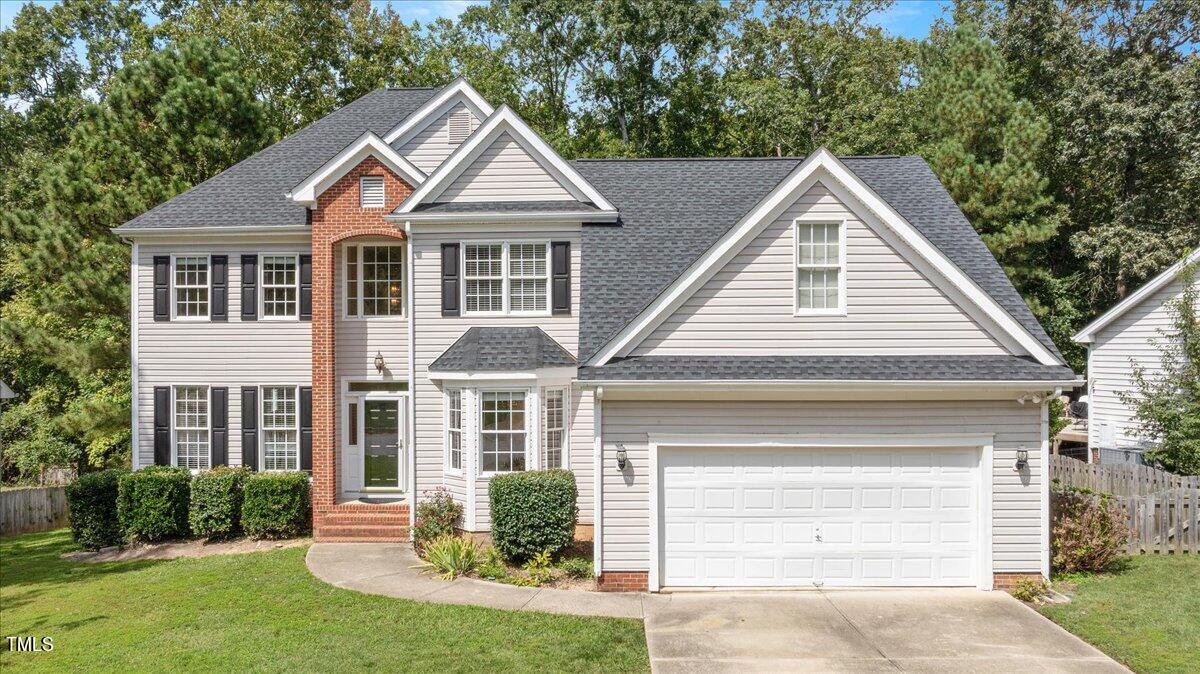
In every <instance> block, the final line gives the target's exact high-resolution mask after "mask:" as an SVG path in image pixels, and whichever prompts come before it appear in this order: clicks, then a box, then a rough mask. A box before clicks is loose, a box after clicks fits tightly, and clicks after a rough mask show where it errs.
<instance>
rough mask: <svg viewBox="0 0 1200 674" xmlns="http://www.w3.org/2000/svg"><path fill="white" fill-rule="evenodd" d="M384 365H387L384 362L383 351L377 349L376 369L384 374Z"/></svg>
mask: <svg viewBox="0 0 1200 674" xmlns="http://www.w3.org/2000/svg"><path fill="white" fill-rule="evenodd" d="M384 365H386V363H384V362H383V353H382V352H380V351H376V352H375V371H376V372H379V373H380V374H382V373H383V368H384Z"/></svg>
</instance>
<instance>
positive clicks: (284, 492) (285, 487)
mask: <svg viewBox="0 0 1200 674" xmlns="http://www.w3.org/2000/svg"><path fill="white" fill-rule="evenodd" d="M311 511H312V507H311V503H310V501H309V487H308V473H299V472H290V473H254V474H253V475H250V476H249V477H247V478H246V480H245V482H244V483H243V487H242V528H243V529H244V530H245V531H246V535H248V536H250V537H251V538H294V537H296V536H300V535H301V534H304V533H305V532H307V531H308V529H309V525H310V524H311V523H312V517H311V515H310V513H311Z"/></svg>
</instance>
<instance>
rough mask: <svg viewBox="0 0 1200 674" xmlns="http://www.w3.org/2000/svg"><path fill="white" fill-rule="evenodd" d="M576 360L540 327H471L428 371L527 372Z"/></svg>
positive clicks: (565, 364)
mask: <svg viewBox="0 0 1200 674" xmlns="http://www.w3.org/2000/svg"><path fill="white" fill-rule="evenodd" d="M577 364H578V362H577V361H576V360H575V357H574V356H572V355H571V352H570V351H567V350H566V349H564V348H563V347H562V345H561V344H559V343H558V342H556V341H554V338H552V337H551V336H550V335H547V334H546V333H545V332H543V331H542V329H541V328H536V327H528V328H509V327H497V328H484V327H478V326H476V327H474V328H471V329H470V330H467V331H466V332H465V333H463V336H462V337H459V338H458V341H456V342H454V343H453V344H451V345H450V348H448V349H446V350H445V351H444V352H443V353H442V355H440V356H438V358H437V360H435V361H433V363H431V364H430V365H429V371H430V372H527V371H529V370H536V369H539V368H543V367H574V366H575V365H577Z"/></svg>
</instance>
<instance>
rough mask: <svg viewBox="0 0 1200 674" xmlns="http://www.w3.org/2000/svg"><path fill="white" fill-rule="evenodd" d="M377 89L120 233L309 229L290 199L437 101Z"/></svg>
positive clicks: (417, 92)
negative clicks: (355, 148) (359, 143)
mask: <svg viewBox="0 0 1200 674" xmlns="http://www.w3.org/2000/svg"><path fill="white" fill-rule="evenodd" d="M437 91H438V90H437V89H433V88H414V89H379V90H376V91H373V92H371V93H369V94H367V95H365V96H363V97H362V98H360V99H358V100H356V101H354V102H353V103H350V104H348V105H346V106H345V107H343V108H340V109H338V110H335V111H334V112H332V113H330V114H329V115H327V116H325V117H322V118H321V119H319V120H317V121H315V122H313V123H312V124H310V125H308V126H306V127H305V128H303V129H301V130H299V131H297V132H296V133H293V134H292V135H290V136H288V137H287V138H284V139H283V140H281V141H279V142H278V143H275V144H274V145H271V146H270V147H268V148H266V149H264V150H262V151H260V152H258V153H256V154H253V155H251V156H249V157H247V158H246V159H244V160H242V161H240V162H238V163H237V164H234V165H233V166H231V167H229V168H228V169H225V170H224V171H222V172H221V173H218V174H217V175H215V176H213V177H212V178H209V179H208V180H206V181H204V182H202V183H200V184H199V185H196V186H195V187H193V188H191V189H190V190H188V191H186V192H184V193H183V194H180V195H179V196H176V197H175V198H173V199H171V200H169V201H165V202H163V203H161V204H159V205H158V206H155V207H154V208H152V209H150V210H148V211H146V212H145V213H142V214H141V215H139V216H137V217H136V218H134V219H132V220H130V221H129V222H127V223H125V224H124V225H121V226H120V227H118V228H117V231H118V232H121V231H127V230H131V229H147V228H158V227H276V226H281V227H287V226H295V225H304V224H305V222H306V218H307V214H306V212H305V211H306V210H307V209H306V208H305V207H304V205H302V204H298V203H295V202H293V201H291V200H290V199H288V198H287V197H286V196H285V195H286V194H287V193H288V192H289V191H290V190H291V189H292V188H293V187H295V186H296V185H298V184H300V183H301V182H302V181H303V180H304V179H305V178H307V177H308V176H309V175H311V174H312V172H313V171H316V170H317V169H319V168H321V166H322V165H324V164H325V162H327V161H329V160H330V159H331V158H332V157H333V156H334V155H336V154H337V153H338V152H340V151H341V150H342V149H343V148H345V147H346V146H347V145H349V144H350V143H352V142H354V141H355V140H357V139H358V137H359V136H361V135H362V134H363V133H365V132H367V131H372V132H374V133H376V134H377V135H379V136H383V135H384V134H386V133H387V132H388V131H391V130H392V128H393V127H395V126H396V125H397V124H399V123H400V122H402V121H404V119H405V118H407V117H408V116H409V115H411V114H412V113H413V112H415V111H416V110H417V108H419V107H421V106H422V105H423V104H424V103H425V102H427V101H428V100H429V99H430V98H432V97H433V95H434V94H435V93H437Z"/></svg>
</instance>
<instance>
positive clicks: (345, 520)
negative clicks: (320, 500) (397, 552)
mask: <svg viewBox="0 0 1200 674" xmlns="http://www.w3.org/2000/svg"><path fill="white" fill-rule="evenodd" d="M408 517H409V506H408V502H407V501H402V502H392V503H371V502H368V501H347V502H344V503H338V504H335V505H334V506H333V507H331V508H328V509H326V510H323V511H319V510H314V511H313V539H314V540H316V541H317V542H319V543H401V542H405V541H408V540H411V535H410V533H409V528H408Z"/></svg>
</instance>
